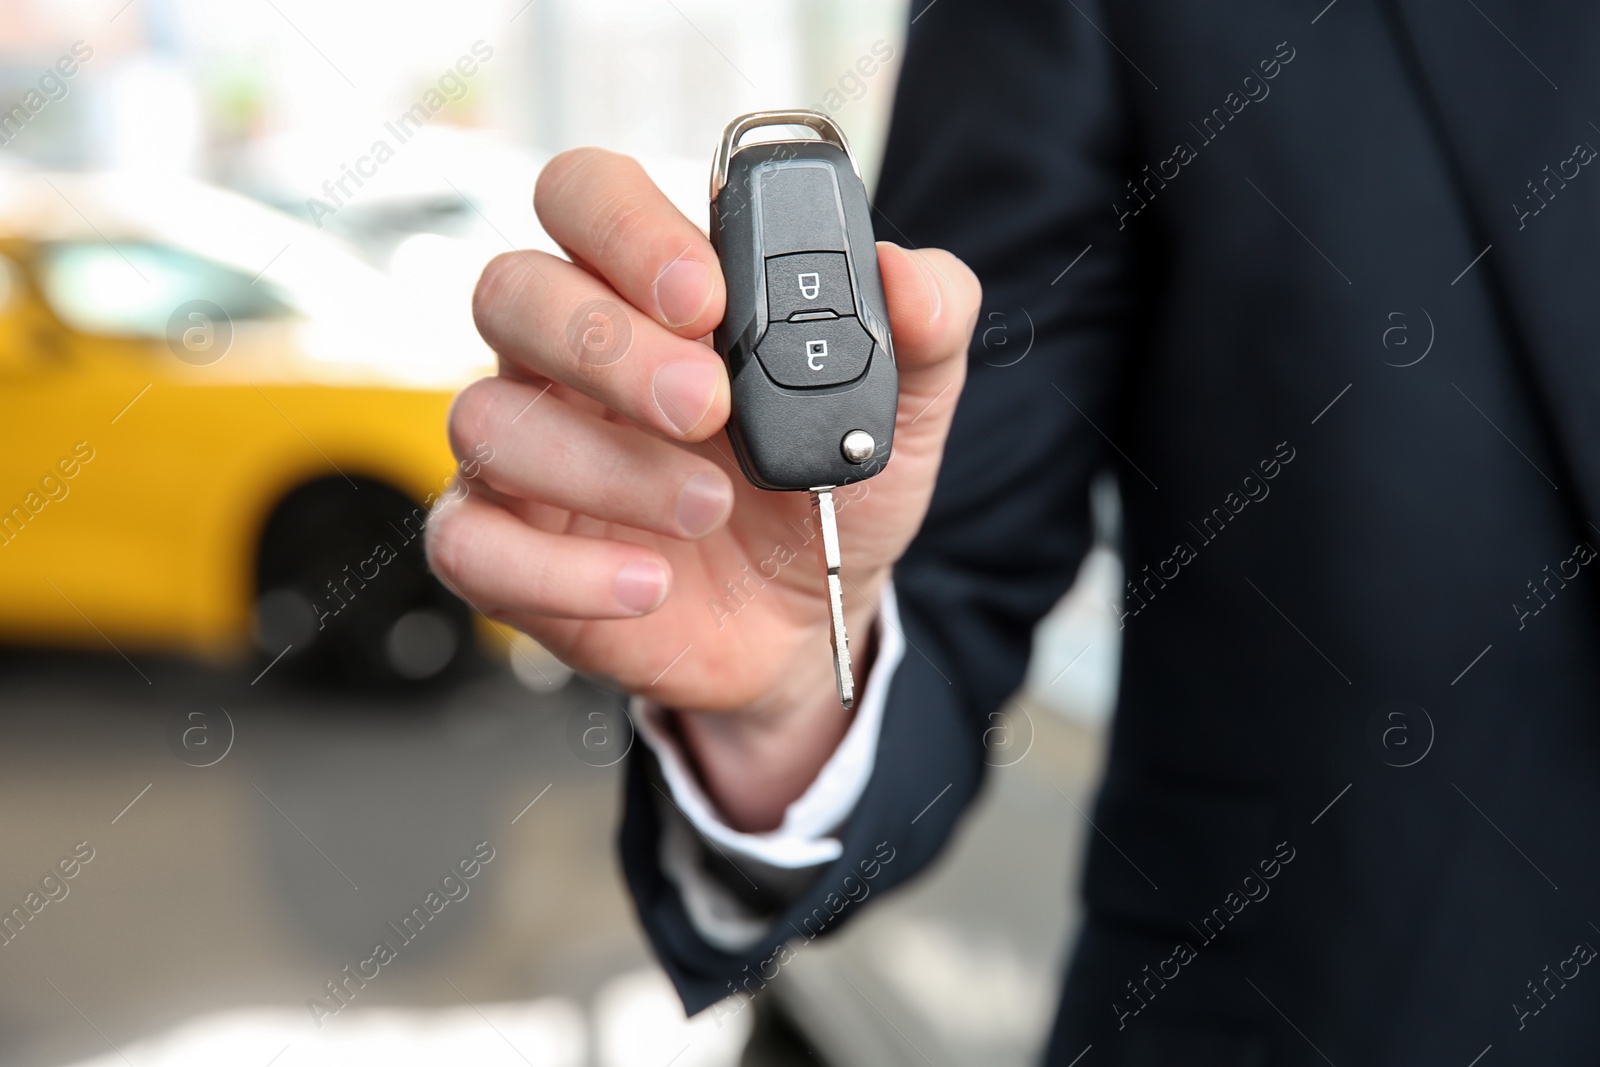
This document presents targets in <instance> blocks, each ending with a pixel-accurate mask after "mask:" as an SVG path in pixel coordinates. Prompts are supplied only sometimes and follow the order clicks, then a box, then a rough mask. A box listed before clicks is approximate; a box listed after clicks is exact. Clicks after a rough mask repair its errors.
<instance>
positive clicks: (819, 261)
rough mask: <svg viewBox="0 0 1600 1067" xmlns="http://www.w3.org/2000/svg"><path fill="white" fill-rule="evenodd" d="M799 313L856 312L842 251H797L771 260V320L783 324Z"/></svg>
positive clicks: (847, 268)
mask: <svg viewBox="0 0 1600 1067" xmlns="http://www.w3.org/2000/svg"><path fill="white" fill-rule="evenodd" d="M797 311H831V312H833V313H834V314H835V315H854V314H855V313H856V308H855V301H854V300H852V299H851V296H850V268H849V266H848V265H847V260H846V259H845V257H844V254H843V253H842V252H797V253H795V254H794V255H790V256H773V257H771V258H770V259H768V260H767V318H768V319H770V320H772V321H773V322H783V321H784V320H786V319H787V318H788V317H789V316H790V315H793V314H794V313H795V312H797Z"/></svg>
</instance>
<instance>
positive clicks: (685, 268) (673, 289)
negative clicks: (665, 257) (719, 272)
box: [656, 259, 711, 327]
mask: <svg viewBox="0 0 1600 1067" xmlns="http://www.w3.org/2000/svg"><path fill="white" fill-rule="evenodd" d="M710 302H711V271H710V269H709V268H708V267H707V266H706V265H705V264H704V263H701V262H700V261H699V260H697V259H675V260H673V261H672V262H671V263H668V264H667V266H666V269H665V270H663V271H662V272H661V273H660V274H658V275H656V306H657V307H659V308H660V309H661V318H662V319H663V320H664V321H665V322H666V324H667V325H668V326H674V327H676V326H687V325H688V324H689V323H691V322H693V321H694V320H695V319H697V318H699V317H700V313H701V312H702V311H704V310H705V309H706V305H707V304H708V303H710Z"/></svg>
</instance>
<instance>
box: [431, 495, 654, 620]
mask: <svg viewBox="0 0 1600 1067" xmlns="http://www.w3.org/2000/svg"><path fill="white" fill-rule="evenodd" d="M426 531H427V532H426V545H427V549H428V562H429V565H430V566H431V567H432V568H433V571H434V573H435V574H437V575H438V576H439V577H440V578H441V579H442V580H443V581H444V582H445V583H446V584H448V585H449V586H450V587H451V588H452V589H453V590H455V591H456V593H458V594H459V595H460V596H461V597H462V598H463V599H464V600H466V601H467V602H468V603H469V604H471V605H472V606H473V607H475V608H477V609H478V610H479V611H482V612H484V613H485V614H489V613H496V614H516V615H547V616H558V617H562V618H571V619H621V618H629V617H632V616H636V615H643V614H646V613H648V612H651V611H654V610H655V609H656V608H658V607H660V606H661V602H662V601H663V600H665V599H666V597H667V591H668V590H669V589H670V588H671V585H672V571H671V568H670V566H669V565H668V563H667V561H666V559H665V558H663V557H662V555H661V554H660V553H658V552H654V551H651V550H650V549H648V548H645V547H643V546H642V545H635V544H629V543H627V542H624V541H609V540H604V539H601V538H598V537H573V536H567V535H563V534H558V533H551V532H549V531H546V530H540V529H537V528H535V527H533V526H530V525H528V524H526V523H524V522H522V521H521V520H520V519H518V518H516V517H515V516H513V515H512V514H510V513H509V512H508V511H506V510H505V509H504V508H501V507H499V506H498V505H497V504H495V503H493V502H491V501H489V500H487V499H485V494H480V493H469V494H467V496H466V497H464V498H463V499H461V500H459V501H456V502H453V503H450V504H447V505H445V506H444V507H443V508H441V509H439V510H438V511H436V512H435V513H434V514H433V515H432V516H431V517H430V518H429V520H428V525H427V527H426Z"/></svg>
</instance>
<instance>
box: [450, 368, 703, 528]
mask: <svg viewBox="0 0 1600 1067" xmlns="http://www.w3.org/2000/svg"><path fill="white" fill-rule="evenodd" d="M450 441H451V446H452V447H453V448H454V449H455V452H456V455H457V457H459V458H461V459H463V460H468V461H470V460H472V459H473V458H474V457H481V456H482V455H483V451H482V447H481V446H483V445H487V446H488V447H489V448H490V449H492V450H493V451H492V452H490V453H489V454H490V455H492V456H493V457H494V459H493V460H492V461H491V462H486V463H482V464H480V465H479V466H478V472H479V473H478V479H479V480H481V481H483V482H485V483H487V485H488V486H489V488H490V489H492V490H494V491H496V492H497V493H502V494H505V495H507V496H512V497H521V498H524V499H530V500H537V501H540V502H541V503H545V504H551V505H554V506H556V507H560V508H564V509H567V510H569V511H575V512H578V513H580V514H583V515H587V516H590V517H592V518H596V519H601V520H604V521H607V522H617V523H622V524H624V525H627V526H632V527H635V528H637V529H641V530H649V531H652V532H654V533H660V534H665V535H667V536H668V537H679V538H691V539H692V538H698V537H704V536H705V535H706V534H708V533H710V532H711V531H713V530H715V529H716V528H718V527H719V526H721V525H722V524H723V522H724V521H726V520H727V517H728V513H729V512H730V511H731V510H732V509H733V485H732V483H731V482H729V480H728V476H727V475H726V474H725V473H723V472H722V470H721V469H719V468H718V467H717V466H716V464H714V463H712V462H711V461H710V460H707V459H704V458H702V457H700V456H696V455H694V454H693V453H691V452H688V451H686V450H684V449H682V448H679V447H677V446H676V445H673V444H670V443H668V442H666V441H662V440H660V439H659V438H656V437H652V436H650V435H649V434H645V433H641V432H640V431H639V430H638V429H637V428H635V427H631V426H624V425H621V424H619V423H615V422H608V421H606V420H605V419H603V418H599V417H597V416H595V415H592V414H589V413H587V412H583V411H579V410H577V409H576V408H575V407H573V406H572V405H571V404H567V403H565V402H564V401H562V400H560V399H559V398H557V397H555V396H550V395H546V391H545V389H544V388H541V387H538V386H533V385H527V384H524V383H521V382H514V381H509V380H506V379H503V378H485V379H483V380H481V381H478V382H475V383H473V384H472V385H470V386H468V387H467V389H466V390H465V391H463V392H462V393H461V395H460V396H458V397H457V398H456V401H455V404H454V405H453V406H452V407H451V409H450Z"/></svg>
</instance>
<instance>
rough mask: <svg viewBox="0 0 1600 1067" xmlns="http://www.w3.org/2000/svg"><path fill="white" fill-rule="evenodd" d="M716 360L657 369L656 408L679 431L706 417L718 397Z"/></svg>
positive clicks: (692, 427)
mask: <svg viewBox="0 0 1600 1067" xmlns="http://www.w3.org/2000/svg"><path fill="white" fill-rule="evenodd" d="M718 370H719V368H718V367H717V366H716V364H714V363H701V362H694V363H690V362H682V363H668V364H667V365H666V366H665V367H662V368H661V369H660V370H658V371H656V378H655V384H654V385H653V386H652V387H651V388H652V390H653V391H654V392H655V400H656V407H657V408H658V409H659V410H660V411H661V414H663V415H665V416H666V417H667V422H669V423H670V424H671V425H672V428H673V429H675V430H677V431H678V433H679V434H686V433H688V432H689V431H690V430H692V429H694V428H695V427H696V426H698V425H700V420H701V419H703V418H705V417H706V412H707V411H709V410H711V401H712V400H714V399H716V396H717V373H718Z"/></svg>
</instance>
